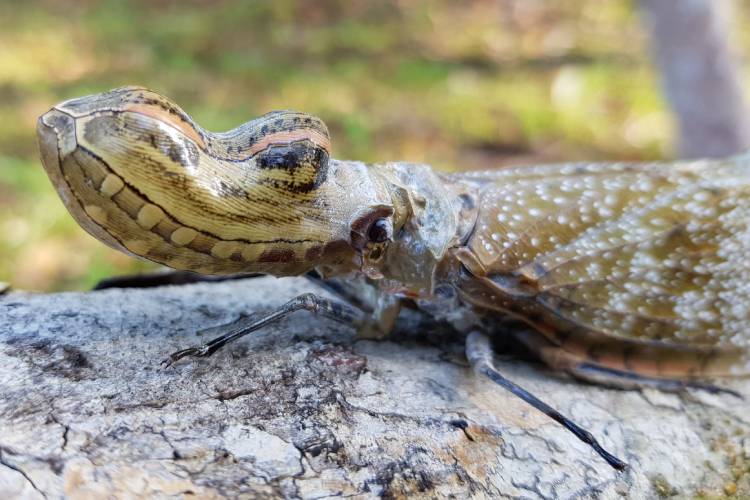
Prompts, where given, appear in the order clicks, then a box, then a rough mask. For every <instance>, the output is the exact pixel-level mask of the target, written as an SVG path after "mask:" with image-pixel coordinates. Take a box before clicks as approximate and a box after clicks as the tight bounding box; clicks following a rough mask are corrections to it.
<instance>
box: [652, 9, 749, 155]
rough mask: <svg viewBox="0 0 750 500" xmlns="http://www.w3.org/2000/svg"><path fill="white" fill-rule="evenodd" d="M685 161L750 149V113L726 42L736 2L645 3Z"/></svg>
mask: <svg viewBox="0 0 750 500" xmlns="http://www.w3.org/2000/svg"><path fill="white" fill-rule="evenodd" d="M640 3H641V6H642V8H643V9H644V11H645V16H646V21H647V24H648V25H649V28H650V31H651V45H652V47H653V52H654V54H655V56H656V61H657V62H658V66H659V70H660V72H661V74H662V80H663V87H664V89H665V92H666V94H667V97H668V98H669V100H670V102H671V103H672V107H673V109H674V111H675V114H676V115H677V121H678V125H679V130H680V138H679V153H680V156H681V157H683V158H700V157H722V156H728V155H732V154H736V153H739V152H741V151H744V150H746V149H748V148H750V115H749V114H748V108H747V106H746V105H745V101H744V97H743V94H742V86H741V83H740V82H741V80H740V75H739V72H738V71H737V70H738V67H739V66H738V64H737V61H736V60H735V58H734V57H733V54H732V53H731V51H730V49H729V46H728V43H727V31H728V30H729V22H728V20H729V18H730V16H731V12H732V3H733V2H732V0H680V1H679V2H670V1H664V0H641V2H640Z"/></svg>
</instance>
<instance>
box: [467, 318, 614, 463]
mask: <svg viewBox="0 0 750 500" xmlns="http://www.w3.org/2000/svg"><path fill="white" fill-rule="evenodd" d="M492 356H493V350H492V346H491V345H490V340H489V338H487V336H486V335H484V334H482V333H479V332H477V331H473V332H471V333H470V334H469V335H468V337H467V338H466V357H467V358H468V360H469V363H470V364H471V366H472V367H473V368H474V371H476V372H477V373H481V374H482V375H485V376H486V377H488V378H489V379H490V380H492V381H493V382H495V383H496V384H498V385H499V386H501V387H503V388H504V389H506V390H508V391H510V392H511V393H513V394H514V395H515V396H518V397H519V398H521V399H522V400H524V401H526V402H527V403H529V404H530V405H531V406H533V407H534V408H536V409H537V410H539V411H541V412H542V413H544V414H545V415H547V416H548V417H550V418H551V419H553V420H554V421H556V422H557V423H559V424H560V425H562V426H563V427H565V428H566V429H568V430H569V431H570V432H572V433H573V434H575V436H576V437H577V438H578V439H580V440H581V441H583V442H584V443H586V444H588V445H589V446H591V447H592V448H593V449H594V451H596V452H597V453H598V454H599V456H601V457H602V458H603V459H604V460H606V461H607V463H608V464H609V465H610V466H612V467H613V468H615V469H617V470H624V469H626V468H627V467H628V465H627V464H626V463H625V462H623V461H622V460H620V459H619V458H617V457H616V456H614V455H612V454H611V453H609V452H608V451H607V450H605V449H604V448H602V446H601V445H600V444H599V442H598V441H597V440H596V438H595V437H594V436H593V435H592V434H591V433H590V432H589V431H587V430H586V429H584V428H582V427H580V426H579V425H577V424H576V423H574V422H572V421H571V420H570V419H568V417H566V416H565V415H563V414H562V413H560V412H559V411H557V410H555V409H554V408H552V407H551V406H550V405H548V404H547V403H545V402H544V401H542V400H540V399H539V398H537V397H536V396H534V395H533V394H531V393H530V392H527V391H526V390H525V389H523V388H521V387H519V386H518V385H516V384H514V383H513V382H511V381H510V380H508V379H507V378H505V377H503V376H502V374H500V372H498V371H497V368H495V366H494V364H493V362H492Z"/></svg>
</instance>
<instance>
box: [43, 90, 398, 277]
mask: <svg viewBox="0 0 750 500" xmlns="http://www.w3.org/2000/svg"><path fill="white" fill-rule="evenodd" d="M39 137H40V148H41V151H42V158H43V161H44V165H45V167H46V168H47V171H48V173H49V175H50V178H51V179H52V181H53V183H54V184H55V186H56V187H57V188H58V190H59V191H60V194H61V197H62V198H63V200H64V201H65V203H66V205H67V207H68V209H69V210H70V211H71V213H72V214H73V215H74V217H76V219H77V220H78V222H79V223H80V224H81V225H82V226H83V227H84V228H85V229H86V230H88V231H89V232H90V233H92V234H93V235H94V236H96V237H97V238H99V239H100V240H102V241H104V242H105V243H107V244H109V245H110V246H113V247H115V248H118V249H121V250H126V251H129V252H132V253H135V254H137V255H140V256H143V257H146V258H148V259H150V260H154V261H156V262H160V263H163V264H166V265H169V266H172V267H178V268H182V269H190V270H194V271H198V272H203V273H231V272H239V271H260V272H269V273H274V274H299V273H301V272H304V271H306V270H309V269H311V268H312V267H314V266H315V265H319V264H321V262H309V261H307V260H306V258H305V255H306V254H307V252H308V250H309V249H310V248H318V247H326V245H329V244H330V243H332V242H336V241H342V242H346V241H348V238H349V229H348V225H349V222H350V221H349V219H348V218H347V217H349V215H350V213H352V212H354V210H351V209H350V206H349V205H352V204H354V203H357V208H359V207H361V206H362V205H361V203H362V201H364V203H365V205H364V206H367V203H368V198H369V199H371V200H373V202H374V201H377V200H379V198H381V197H382V196H383V193H382V192H379V191H382V190H378V189H375V190H374V191H375V193H372V194H370V195H369V196H367V197H365V199H364V200H354V199H352V200H350V202H349V204H347V203H343V204H342V201H345V198H346V196H347V193H348V192H353V191H354V189H353V188H352V186H356V185H359V184H362V183H363V180H362V179H360V178H359V177H360V176H362V175H363V172H364V169H362V172H349V171H347V172H343V173H341V174H339V173H338V172H337V167H336V165H335V164H333V165H332V164H331V163H330V162H329V151H328V150H329V148H330V144H329V140H328V133H327V130H326V128H325V125H324V124H323V123H322V122H321V121H320V120H318V119H317V118H314V117H311V116H309V115H305V114H303V113H296V112H291V111H284V112H274V113H269V114H268V115H265V116H263V117H261V118H259V119H257V120H254V121H252V122H249V123H247V124H245V125H243V126H241V127H238V128H237V129H235V130H232V131H230V132H226V133H223V134H211V133H209V132H206V131H205V130H203V129H201V128H200V127H198V126H197V125H195V124H194V123H193V122H192V121H191V120H190V118H189V117H188V116H187V115H186V114H185V113H184V112H183V111H182V110H180V109H179V108H178V107H177V106H175V105H173V104H172V103H170V102H169V101H168V100H166V99H165V98H163V97H162V96H160V95H158V94H155V93H153V92H151V91H148V90H146V89H142V88H137V87H128V88H123V89H117V90H114V91H112V92H108V93H106V94H100V95H96V96H90V97H86V98H81V99H75V100H72V101H67V102H65V103H62V104H60V105H58V106H56V107H55V108H53V109H52V110H50V111H49V112H48V113H47V114H45V115H44V116H43V117H42V118H40V121H39ZM331 178H335V179H334V180H335V182H331ZM365 181H366V180H365ZM364 183H365V184H371V182H364ZM327 200H328V201H327ZM342 248H343V247H341V246H339V247H338V249H339V250H338V251H337V252H327V253H326V254H325V255H324V256H323V260H324V261H325V262H323V263H324V264H328V265H331V266H338V267H344V268H351V267H352V266H353V265H354V259H355V256H354V255H353V253H351V252H347V251H343V252H342ZM272 250H273V251H274V252H275V253H274V252H271V251H272ZM269 252H270V253H269ZM264 255H265V256H266V258H265V259H263V256H264ZM274 257H275V259H276V260H274Z"/></svg>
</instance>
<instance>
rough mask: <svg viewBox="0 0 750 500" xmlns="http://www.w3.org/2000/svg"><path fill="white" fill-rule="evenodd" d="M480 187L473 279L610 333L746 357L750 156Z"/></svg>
mask: <svg viewBox="0 0 750 500" xmlns="http://www.w3.org/2000/svg"><path fill="white" fill-rule="evenodd" d="M464 178H466V179H473V180H474V181H475V182H477V183H479V184H480V185H481V186H482V187H481V195H480V214H479V218H478V220H477V225H476V228H475V231H474V233H473V235H472V237H471V239H470V241H469V242H468V244H467V246H468V248H469V250H470V252H471V254H472V256H471V259H464V260H465V265H467V267H468V268H469V270H470V271H471V272H472V274H474V275H477V276H482V277H486V278H488V279H490V280H492V282H493V283H497V284H498V292H499V295H502V296H504V297H505V299H507V298H508V297H510V298H511V299H512V297H514V296H516V297H519V298H520V297H523V298H524V300H526V301H528V300H529V299H531V300H533V301H534V302H535V304H536V305H538V306H540V307H541V308H542V309H543V310H546V311H547V312H548V313H549V314H550V315H552V316H555V317H556V318H559V319H562V320H565V321H568V322H570V323H571V324H573V325H576V326H578V327H581V328H583V329H585V330H586V331H589V332H594V333H598V334H600V335H601V336H607V337H614V338H623V339H639V340H649V341H657V342H659V343H664V344H668V345H676V346H694V347H698V346H705V347H706V348H708V347H721V348H740V349H743V350H744V349H746V348H747V344H748V338H750V331H748V326H747V325H748V320H750V285H748V283H750V158H748V157H740V158H735V159H731V160H727V161H723V162H711V161H703V162H694V163H685V164H677V165H674V164H672V165H670V164H610V165H606V164H598V165H597V164H591V165H588V164H574V165H549V166H538V167H527V168H523V167H522V168H515V169H509V170H505V171H502V170H501V171H498V172H497V173H493V174H479V175H477V174H475V175H467V176H464Z"/></svg>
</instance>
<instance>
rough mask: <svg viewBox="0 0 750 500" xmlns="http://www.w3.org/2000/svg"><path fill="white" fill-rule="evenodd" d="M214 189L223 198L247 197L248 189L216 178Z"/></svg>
mask: <svg viewBox="0 0 750 500" xmlns="http://www.w3.org/2000/svg"><path fill="white" fill-rule="evenodd" d="M213 184H214V190H215V191H216V193H217V194H218V195H219V196H221V197H222V198H245V197H247V191H245V190H244V189H242V188H241V187H240V186H234V185H232V184H228V183H226V182H224V181H223V180H220V179H215V180H214V182H213Z"/></svg>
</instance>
